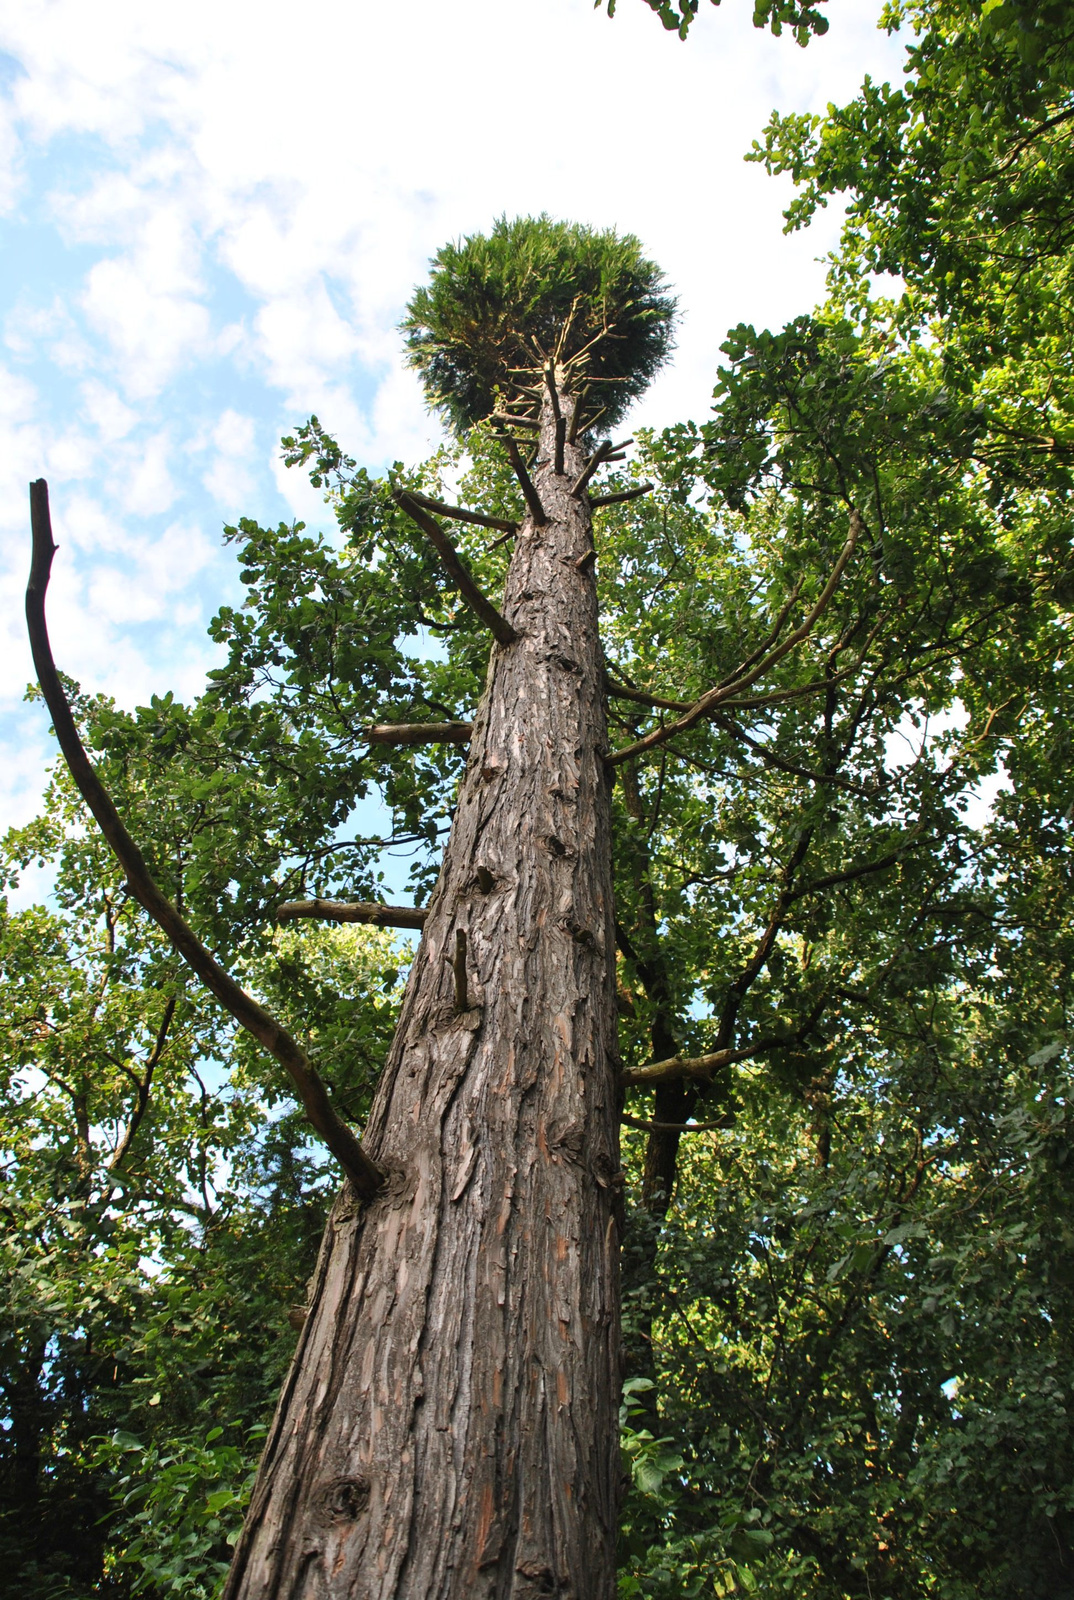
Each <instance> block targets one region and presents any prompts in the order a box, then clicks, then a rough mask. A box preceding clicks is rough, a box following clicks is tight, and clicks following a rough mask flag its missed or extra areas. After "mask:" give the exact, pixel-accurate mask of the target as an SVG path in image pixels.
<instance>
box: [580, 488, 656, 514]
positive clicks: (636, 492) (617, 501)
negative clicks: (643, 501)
mask: <svg viewBox="0 0 1074 1600" xmlns="http://www.w3.org/2000/svg"><path fill="white" fill-rule="evenodd" d="M652 487H653V486H652V484H651V483H643V484H642V485H641V487H640V488H638V489H624V490H623V491H622V493H620V494H595V495H592V496H591V497H590V501H589V504H590V505H591V506H592V507H593V510H594V511H595V510H596V509H597V507H598V506H618V505H622V504H624V502H625V501H627V500H637V499H638V498H639V497H640V496H641V495H643V494H650V493H651V492H652Z"/></svg>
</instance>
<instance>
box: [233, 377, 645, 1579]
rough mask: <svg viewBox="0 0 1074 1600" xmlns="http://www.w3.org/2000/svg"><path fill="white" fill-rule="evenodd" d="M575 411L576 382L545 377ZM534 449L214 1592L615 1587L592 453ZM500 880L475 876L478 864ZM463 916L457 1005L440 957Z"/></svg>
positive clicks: (611, 1054) (611, 1118) (551, 434)
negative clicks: (451, 783) (373, 1059)
mask: <svg viewBox="0 0 1074 1600" xmlns="http://www.w3.org/2000/svg"><path fill="white" fill-rule="evenodd" d="M561 405H562V406H563V408H564V410H566V411H568V413H569V407H570V401H569V398H568V397H566V396H563V397H561ZM541 442H542V450H541V460H540V462H539V463H538V466H537V468H536V470H535V473H534V478H535V483H536V487H537V490H538V492H539V494H540V496H541V498H542V500H543V503H544V506H545V508H546V511H547V513H548V521H547V522H546V523H545V524H544V525H543V526H536V525H535V523H534V519H533V516H532V515H528V516H527V518H526V520H525V522H524V523H523V524H522V527H521V530H520V533H519V537H518V542H517V545H516V550H515V554H514V557H513V560H512V563H511V568H510V573H509V576H508V580H507V585H506V592H505V596H504V605H503V614H504V616H505V617H506V618H507V620H508V621H509V622H510V624H511V627H512V628H513V629H514V630H515V632H516V634H517V639H516V641H515V642H514V643H513V644H507V645H501V644H497V645H494V647H493V650H492V657H491V661H490V666H489V676H488V685H487V689H486V693H485V697H484V700H483V703H482V705H481V708H480V711H479V713H478V716H477V718H476V721H475V725H474V734H473V739H472V743H471V748H470V756H469V761H468V765H467V769H466V773H465V776H464V779H463V782H462V786H461V788H460V792H459V801H458V807H457V811H456V815H455V821H454V825H453V828H452V833H451V839H450V842H449V844H448V847H447V851H446V853H445V856H444V862H443V866H442V869H441V873H440V879H439V882H438V884H437V887H436V890H435V892H434V894H433V896H432V899H431V902H430V905H429V909H428V916H427V919H426V923H425V928H424V932H423V936H422V940H421V944H420V946H419V948H418V952H417V954H416V957H415V960H414V965H413V969H412V971H411V975H410V980H409V984H408V987H407V993H406V997H405V1000H404V1004H403V1010H402V1015H401V1017H400V1022H399V1027H398V1030H397V1032H396V1036H395V1040H394V1043H393V1045H392V1049H391V1052H390V1054H389V1058H388V1061H387V1063H386V1066H385V1069H384V1073H383V1077H382V1080H381V1083H380V1086H379V1088H378V1091H377V1096H376V1101H375V1105H374V1109H373V1112H372V1115H371V1119H370V1123H369V1127H368V1129H367V1132H366V1140H367V1142H368V1148H369V1150H370V1153H371V1154H372V1155H373V1156H374V1158H375V1160H376V1161H377V1162H378V1164H380V1165H381V1166H382V1167H383V1168H384V1169H385V1170H386V1171H387V1172H388V1173H389V1184H388V1187H387V1189H386V1191H385V1192H384V1194H383V1195H382V1196H380V1197H378V1198H377V1199H375V1200H374V1201H373V1202H372V1203H371V1204H370V1205H369V1206H367V1207H366V1208H364V1209H360V1208H359V1207H358V1206H357V1205H356V1203H355V1202H354V1200H353V1198H352V1197H351V1195H350V1194H349V1192H348V1191H344V1193H343V1194H342V1195H341V1196H340V1198H339V1200H338V1201H337V1204H336V1206H335V1208H334V1210H333V1213H332V1216H331V1219H330V1221H329V1225H328V1229H327V1231H326V1235H325V1239H324V1243H323V1246H322V1250H321V1257H320V1261H319V1264H318V1269H317V1274H316V1278H315V1285H314V1291H313V1296H312V1303H311V1306H310V1311H309V1315H308V1317H307V1319H306V1321H305V1324H304V1326H303V1330H302V1334H301V1338H300V1341H299V1346H298V1350H297V1352H296V1355H295V1360H294V1363H293V1365H292V1368H291V1372H290V1374H289V1376H288V1379H287V1382H286V1384H285V1387H284V1391H283V1395H282V1397H281V1400H280V1404H279V1408H278V1411H277V1415H276V1419H275V1422H274V1425H273V1428H272V1432H271V1434H270V1437H269V1440H268V1443H267V1446H266V1450H265V1455H264V1458H263V1461H262V1466H261V1470H260V1474H259V1477H258V1482H257V1486H256V1488H255V1491H254V1497H253V1502H252V1505H251V1508H250V1512H249V1515H248V1518H247V1523H246V1528H245V1531H244V1534H243V1537H242V1540H241V1542H240V1544H239V1547H238V1549H237V1551H236V1556H235V1561H234V1564H233V1568H232V1572H231V1576H230V1579H229V1583H228V1587H227V1590H226V1596H227V1597H228V1600H343V1597H346V1600H463V1597H465V1600H536V1597H537V1596H559V1597H561V1600H568V1597H570V1600H610V1597H611V1596H612V1594H613V1592H614V1547H615V1532H616V1519H617V1510H618V1492H619V1471H620V1469H619V1454H618V1442H617V1433H616V1408H617V1405H618V1401H619V1383H620V1360H619V1342H618V1341H619V1331H618V1324H619V1315H618V1312H619V1307H618V1281H617V1261H618V1248H619V1225H620V1222H619V1218H620V1202H619V1195H620V1183H621V1178H620V1173H619V1153H618V1109H619V1105H618V1095H619V1090H618V1084H617V1076H616V1068H617V1055H616V1011H615V984H614V968H615V962H614V919H613V911H612V897H611V865H610V833H609V828H610V823H609V803H608V801H609V794H608V791H609V785H608V780H607V777H606V773H605V769H604V764H603V761H602V752H603V751H604V749H605V748H606V725H605V709H604V701H603V680H602V671H601V659H600V648H599V642H598V634H597V601H596V590H595V584H594V578H593V570H592V563H583V565H582V566H581V567H579V566H578V565H577V564H576V563H577V562H578V561H579V559H580V558H581V557H583V556H584V555H585V554H586V553H587V552H588V551H589V550H590V549H591V542H592V529H591V519H590V514H589V510H588V506H587V504H586V503H585V501H584V500H583V501H579V500H577V499H572V498H571V495H570V492H569V491H570V486H571V483H572V482H573V480H574V479H575V478H577V476H578V475H579V473H580V472H581V470H582V466H583V459H582V456H581V453H580V451H579V450H578V449H577V448H576V447H573V446H568V448H567V450H566V460H565V463H564V474H563V475H561V476H556V474H555V473H554V471H553V452H554V443H555V430H554V418H553V415H552V411H551V407H550V405H548V404H546V406H545V412H544V416H543V419H542V432H541ZM490 879H491V886H490ZM460 930H461V931H462V932H464V933H465V935H466V939H465V951H466V961H467V974H466V977H467V982H466V991H467V1002H468V1007H469V1009H467V1010H466V1011H464V1012H462V1013H459V1012H458V1011H457V1009H456V1005H455V997H456V981H455V974H454V972H453V961H454V959H455V957H456V953H457V950H458V948H459V945H458V944H457V938H456V936H457V934H458V932H459V931H460Z"/></svg>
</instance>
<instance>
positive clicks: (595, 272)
mask: <svg viewBox="0 0 1074 1600" xmlns="http://www.w3.org/2000/svg"><path fill="white" fill-rule="evenodd" d="M675 310H676V302H675V300H674V298H673V297H672V296H671V295H670V294H669V293H668V292H667V284H666V282H665V280H664V277H663V274H662V273H661V271H660V269H659V267H657V265H656V264H655V262H653V261H649V260H647V259H646V257H645V256H644V255H643V253H642V246H641V244H640V242H639V241H638V240H637V239H636V238H635V237H634V235H633V234H629V233H627V234H622V235H620V234H617V233H615V232H614V231H613V230H611V229H606V230H604V231H603V232H600V231H597V230H596V229H594V228H587V227H583V226H581V225H580V224H578V223H570V222H556V221H553V220H552V218H551V217H549V216H547V215H544V214H542V215H541V216H539V217H516V218H515V219H514V221H510V222H509V221H508V220H507V218H506V217H501V218H500V219H499V220H498V221H497V222H496V223H495V225H494V226H493V228H492V231H491V232H490V233H489V234H488V235H487V236H486V235H484V234H480V233H475V234H472V235H471V236H470V237H469V238H466V239H463V240H462V241H461V243H458V244H448V245H445V246H444V248H443V249H442V250H439V251H438V252H437V254H436V255H435V256H434V257H433V262H432V277H431V281H430V282H429V284H428V286H427V287H423V288H419V289H418V290H416V291H415V294H414V297H413V299H412V300H411V302H410V305H409V306H408V308H407V314H406V316H405V318H404V319H403V323H402V328H403V331H404V333H405V334H406V341H407V348H408V359H409V362H410V365H411V366H412V367H415V368H417V370H418V372H419V373H420V374H421V378H422V381H423V383H424V385H425V392H426V395H427V396H428V399H429V404H430V405H431V406H432V407H433V408H434V409H436V410H438V411H440V412H441V413H442V415H443V416H444V417H445V418H446V419H447V421H448V422H449V423H450V425H451V426H452V428H453V429H454V430H455V431H456V432H457V433H459V434H460V435H464V434H465V433H466V432H467V431H468V430H469V429H470V428H472V427H473V426H474V424H475V423H478V422H480V421H481V420H482V419H483V418H484V417H487V416H488V415H489V413H490V412H491V411H492V409H493V407H494V405H495V403H496V395H497V391H498V390H501V389H503V388H506V387H508V386H509V385H511V382H512V379H513V377H515V376H516V375H518V374H519V373H520V372H523V373H528V372H531V371H533V370H534V368H535V367H537V368H539V366H540V365H542V364H543V363H544V362H545V361H547V360H548V359H549V358H550V357H552V356H555V357H556V359H557V360H559V361H560V362H561V363H563V364H564V365H566V364H568V363H569V364H570V366H571V370H572V372H573V373H575V374H576V375H580V376H583V377H584V380H585V381H586V382H587V383H592V384H596V385H598V386H599V392H600V403H601V405H602V406H603V407H604V408H605V420H606V421H607V422H608V423H609V424H611V423H614V422H615V421H616V420H617V419H618V418H619V417H621V416H622V415H623V413H624V412H625V411H626V409H627V407H628V406H629V405H630V402H631V401H632V400H635V399H636V398H637V397H638V395H640V394H642V393H644V391H645V389H646V388H647V387H648V384H649V382H650V380H651V379H652V378H653V376H654V374H655V373H656V372H657V370H658V369H659V367H660V366H661V365H662V364H663V362H664V361H665V360H666V359H667V356H668V354H669V353H670V350H671V344H672V341H671V332H672V324H673V321H674V317H675Z"/></svg>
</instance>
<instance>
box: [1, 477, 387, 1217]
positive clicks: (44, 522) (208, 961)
mask: <svg viewBox="0 0 1074 1600" xmlns="http://www.w3.org/2000/svg"><path fill="white" fill-rule="evenodd" d="M30 516H31V525H32V529H33V561H32V564H31V567H30V581H29V583H28V585H27V588H26V624H27V628H28V630H29V635H30V647H31V650H32V652H33V658H34V667H35V669H36V671H37V678H38V682H39V683H40V685H41V692H42V694H43V695H44V698H45V704H46V705H47V706H48V709H49V711H50V713H51V715H52V722H53V727H54V729H55V732H56V739H57V742H58V743H59V746H60V750H61V751H62V753H63V757H64V760H65V761H66V762H67V765H68V767H69V769H70V772H71V776H72V778H73V779H74V781H75V786H76V787H77V789H78V791H79V793H80V794H81V795H82V798H83V799H84V800H85V802H86V804H87V806H88V807H89V809H90V811H91V812H92V813H93V816H94V817H95V819H96V821H97V824H98V826H99V827H100V829H101V832H102V833H103V834H104V836H105V838H106V840H107V841H108V843H109V845H110V846H111V848H112V851H113V853H114V854H115V856H116V859H117V860H118V861H119V864H120V866H121V867H122V868H123V870H124V872H125V873H126V875H127V883H128V886H129V888H130V892H131V894H132V895H133V896H134V898H135V899H136V900H137V901H138V903H139V904H140V905H141V906H142V907H143V908H144V909H145V910H146V911H147V912H148V913H149V915H150V916H151V917H152V918H153V920H154V922H156V923H157V925H158V926H159V927H160V928H161V929H163V931H164V933H165V934H166V935H167V937H168V938H169V939H170V940H171V942H172V944H173V945H174V946H175V948H176V949H177V950H178V951H179V953H180V955H182V956H183V957H184V958H185V960H186V961H187V962H188V964H189V965H190V966H191V967H192V968H193V970H194V971H195V972H196V973H197V975H198V977H199V978H200V979H201V980H202V982H203V983H204V984H205V985H206V987H207V988H208V989H209V990H210V991H211V993H213V994H214V995H215V996H216V998H217V999H218V1000H219V1001H220V1004H221V1005H222V1006H223V1007H224V1008H225V1010H227V1011H229V1012H230V1013H231V1015H232V1016H233V1017H234V1018H235V1019H236V1021H237V1022H239V1023H241V1025H242V1026H243V1027H244V1028H246V1029H247V1031H248V1032H250V1033H251V1034H253V1036H254V1038H255V1039H256V1040H257V1041H258V1043H259V1044H261V1045H262V1046H263V1047H264V1048H265V1049H266V1050H268V1052H269V1053H270V1054H271V1055H273V1056H275V1058H276V1060H277V1061H278V1062H279V1063H280V1065H281V1066H282V1067H283V1069H284V1071H285V1072H286V1073H287V1075H288V1077H289V1078H290V1079H291V1082H292V1084H293V1086H294V1089H295V1092H296V1094H297V1095H298V1098H299V1099H300V1100H301V1102H302V1105H303V1108H304V1110H305V1112H306V1116H307V1118H308V1119H309V1122H310V1124H311V1125H312V1127H314V1128H315V1129H316V1131H317V1133H318V1134H320V1136H321V1138H322V1139H323V1140H324V1142H325V1144H326V1145H327V1146H328V1148H329V1149H330V1150H331V1151H332V1154H333V1155H334V1156H335V1157H336V1159H337V1160H338V1161H339V1163H340V1165H341V1166H342V1167H343V1169H344V1171H345V1172H346V1174H347V1176H348V1177H349V1178H350V1180H351V1183H352V1184H353V1185H354V1187H355V1189H356V1191H357V1192H358V1194H360V1195H361V1196H362V1197H363V1198H364V1199H370V1198H372V1196H373V1195H375V1194H376V1193H377V1191H378V1190H379V1188H380V1186H381V1184H382V1182H383V1174H382V1172H381V1170H380V1168H379V1167H378V1166H377V1165H376V1164H375V1163H374V1162H373V1161H372V1160H371V1159H370V1157H369V1156H368V1155H367V1154H366V1152H365V1150H364V1149H363V1148H362V1146H361V1144H360V1143H359V1141H358V1139H357V1138H356V1137H355V1135H354V1134H353V1133H352V1131H351V1130H350V1128H348V1127H347V1125H346V1124H345V1123H344V1122H342V1121H341V1120H340V1118H339V1117H338V1116H337V1115H336V1113H335V1111H334V1110H333V1108H332V1105H331V1102H330V1101H329V1099H328V1095H327V1093H326V1091H325V1087H324V1084H323V1083H322V1081H321V1079H320V1077H319V1076H318V1074H317V1072H316V1070H315V1069H314V1067H313V1065H312V1063H311V1062H310V1060H309V1059H308V1057H307V1056H306V1053H305V1051H304V1050H302V1049H301V1047H300V1046H299V1045H298V1044H297V1042H296V1041H295V1040H294V1039H293V1038H292V1037H291V1035H290V1034H289V1033H288V1032H287V1031H286V1029H285V1028H283V1027H281V1026H280V1024H279V1023H278V1022H277V1021H276V1019H275V1017H273V1016H272V1015H271V1014H270V1013H269V1012H268V1011H266V1010H265V1009H264V1007H262V1006H260V1005H259V1004H258V1003H257V1001H256V1000H254V999H253V998H252V996H250V995H248V994H247V993H246V991H245V990H244V989H242V988H240V986H239V985H238V984H237V983H236V982H235V980H234V979H233V978H232V977H231V976H230V974H228V973H227V972H225V971H224V969H223V967H221V966H220V965H219V963H218V962H217V961H216V960H215V959H214V957H213V956H211V955H210V954H209V952H208V950H207V949H206V948H205V946H204V945H203V944H202V943H201V940H200V939H199V938H198V937H197V935H196V934H195V933H194V931H193V929H192V928H191V927H190V926H189V924H188V923H187V922H186V921H185V919H184V918H183V917H181V916H180V914H179V912H178V911H177V910H176V909H175V907H174V906H173V905H172V904H171V902H170V901H169V900H168V899H167V898H166V897H165V896H164V895H163V894H162V893H161V891H160V889H159V888H158V887H157V884H156V882H155V881H154V879H153V876H152V874H151V873H150V871H149V868H148V866H147V865H146V863H145V860H144V858H143V856H142V853H141V851H140V850H139V849H138V846H137V845H136V844H135V842H134V840H133V839H132V838H131V836H130V834H129V833H128V832H127V830H126V828H125V827H124V826H123V823H122V822H121V821H120V817H119V813H118V812H117V811H116V808H115V806H114V805H113V803H112V799H111V796H110V795H109V794H108V792H107V790H106V789H105V787H104V785H103V784H102V783H101V780H100V778H98V776H97V774H96V772H95V771H94V769H93V766H92V764H91V762H90V760H89V757H88V756H87V755H86V751H85V748H84V746H83V744H82V740H81V738H80V737H79V733H78V729H77V728H76V726H75V720H74V717H73V716H72V715H71V708H70V706H69V705H68V703H67V697H66V695H65V694H64V691H63V686H62V684H61V683H60V678H59V674H58V673H57V671H56V665H55V662H54V661H53V659H52V647H51V645H50V644H49V637H48V628H47V625H46V622H45V594H46V591H47V589H48V581H49V574H50V572H51V569H52V558H53V556H54V555H55V551H56V546H55V544H54V543H53V539H52V522H51V518H50V516H49V503H48V485H47V484H46V482H45V480H44V479H43V478H39V479H38V480H37V482H36V483H33V484H31V485H30Z"/></svg>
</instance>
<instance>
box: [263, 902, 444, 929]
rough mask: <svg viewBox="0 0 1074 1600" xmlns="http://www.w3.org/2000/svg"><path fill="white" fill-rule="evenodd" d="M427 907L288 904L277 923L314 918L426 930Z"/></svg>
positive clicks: (280, 910) (280, 909) (278, 910)
mask: <svg viewBox="0 0 1074 1600" xmlns="http://www.w3.org/2000/svg"><path fill="white" fill-rule="evenodd" d="M428 914H429V913H428V912H427V911H426V909H425V907H424V906H382V905H380V904H378V903H377V901H375V900H285V901H284V902H283V904H282V905H279V906H277V907H276V921H277V922H295V921H297V920H298V919H299V918H300V917H311V918H314V919H315V920H317V921H318V922H368V923H372V925H373V926H374V927H375V928H424V926H425V919H426V917H427V916H428Z"/></svg>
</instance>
